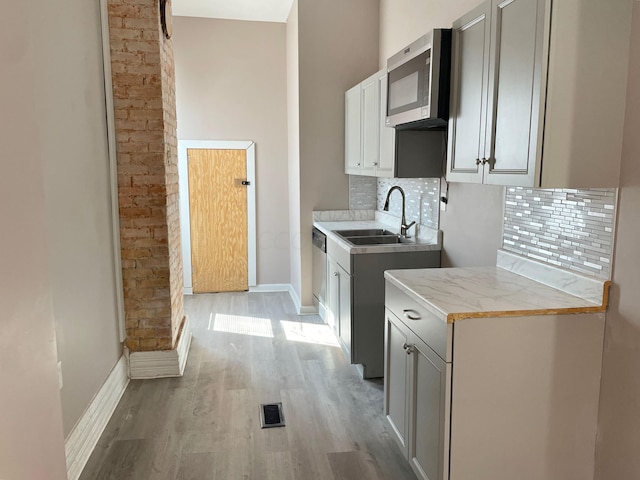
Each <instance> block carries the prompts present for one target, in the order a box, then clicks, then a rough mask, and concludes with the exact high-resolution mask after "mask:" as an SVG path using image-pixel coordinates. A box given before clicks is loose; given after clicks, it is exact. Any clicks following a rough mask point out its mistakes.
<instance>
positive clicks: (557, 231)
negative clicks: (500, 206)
mask: <svg viewBox="0 0 640 480" xmlns="http://www.w3.org/2000/svg"><path fill="white" fill-rule="evenodd" d="M616 200H617V190H616V189H615V188H609V189H579V190H574V189H553V190H542V189H535V188H523V187H508V188H507V190H506V198H505V217H504V231H503V242H502V248H503V249H504V250H507V251H510V252H513V253H516V254H519V255H522V256H525V257H528V258H531V259H534V260H538V261H541V262H544V263H547V264H550V265H554V266H556V267H560V268H565V269H569V270H572V271H576V272H579V273H585V274H588V275H592V276H595V277H598V278H606V279H608V278H610V277H611V259H612V253H613V231H614V222H615V208H616Z"/></svg>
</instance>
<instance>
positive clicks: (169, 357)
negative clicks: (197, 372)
mask: <svg viewBox="0 0 640 480" xmlns="http://www.w3.org/2000/svg"><path fill="white" fill-rule="evenodd" d="M190 345H191V325H190V323H189V319H188V317H185V318H184V326H183V327H182V332H181V333H180V340H179V341H178V345H177V347H176V348H175V349H174V350H161V351H153V352H131V353H129V376H130V377H131V379H133V380H141V379H145V378H164V377H181V376H182V374H183V373H184V368H185V366H186V364H187V357H188V356H189V347H190Z"/></svg>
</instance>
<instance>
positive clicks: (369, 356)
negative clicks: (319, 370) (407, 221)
mask: <svg viewBox="0 0 640 480" xmlns="http://www.w3.org/2000/svg"><path fill="white" fill-rule="evenodd" d="M439 266H440V251H439V250H430V251H405V252H385V253H355V254H350V253H349V250H348V249H346V248H344V247H342V246H341V244H339V243H337V242H336V241H334V240H332V239H331V238H330V237H327V268H328V271H327V303H326V305H325V309H326V321H327V323H328V324H329V325H330V326H331V327H332V328H333V331H334V332H335V334H336V336H337V337H338V338H339V339H340V343H341V346H342V349H343V350H344V351H345V353H346V355H347V358H348V359H349V361H350V362H351V363H353V364H357V365H358V369H359V370H360V373H361V375H362V377H363V378H380V377H382V376H383V375H384V361H383V356H384V317H385V315H384V302H385V281H384V272H385V270H398V269H408V268H436V267H439Z"/></svg>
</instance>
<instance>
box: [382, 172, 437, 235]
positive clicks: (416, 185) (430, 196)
mask: <svg viewBox="0 0 640 480" xmlns="http://www.w3.org/2000/svg"><path fill="white" fill-rule="evenodd" d="M394 185H399V186H400V187H402V190H404V193H405V197H406V205H405V217H406V219H407V222H408V223H411V222H413V221H415V222H416V223H419V224H421V225H425V226H427V227H429V228H433V229H436V230H437V229H438V223H439V220H440V210H439V206H440V200H439V197H440V179H439V178H378V192H377V196H378V200H377V206H376V210H378V211H380V212H382V211H383V210H382V209H383V207H384V201H385V199H386V198H387V193H388V192H389V189H390V188H391V187H393V186H394ZM389 213H390V214H391V215H393V216H395V217H398V218H400V217H401V216H402V196H401V195H400V194H399V193H398V192H394V193H392V194H391V199H390V202H389Z"/></svg>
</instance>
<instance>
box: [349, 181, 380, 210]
mask: <svg viewBox="0 0 640 480" xmlns="http://www.w3.org/2000/svg"><path fill="white" fill-rule="evenodd" d="M376 180H377V178H376V177H364V176H360V175H349V210H375V209H376V188H377V182H376Z"/></svg>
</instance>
